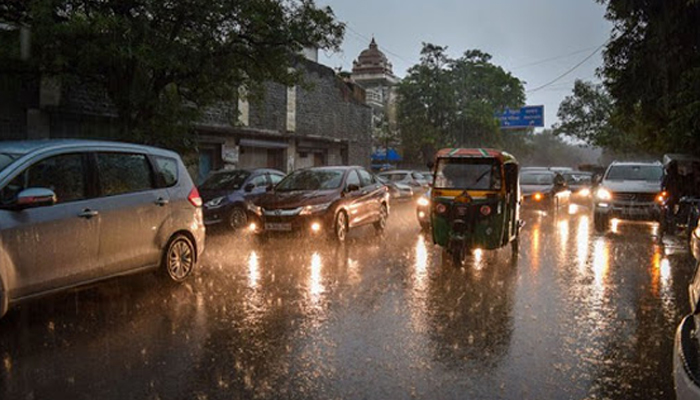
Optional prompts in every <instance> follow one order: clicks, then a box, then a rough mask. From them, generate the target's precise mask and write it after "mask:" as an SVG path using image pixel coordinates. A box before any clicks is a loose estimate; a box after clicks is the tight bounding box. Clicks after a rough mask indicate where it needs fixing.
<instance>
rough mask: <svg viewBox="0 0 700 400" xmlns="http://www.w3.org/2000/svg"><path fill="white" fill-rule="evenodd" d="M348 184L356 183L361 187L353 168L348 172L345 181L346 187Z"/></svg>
mask: <svg viewBox="0 0 700 400" xmlns="http://www.w3.org/2000/svg"><path fill="white" fill-rule="evenodd" d="M350 185H357V187H361V186H362V184H361V183H360V177H359V176H358V175H357V172H356V171H355V170H352V171H350V173H349V174H348V179H347V180H346V181H345V187H348V186H350Z"/></svg>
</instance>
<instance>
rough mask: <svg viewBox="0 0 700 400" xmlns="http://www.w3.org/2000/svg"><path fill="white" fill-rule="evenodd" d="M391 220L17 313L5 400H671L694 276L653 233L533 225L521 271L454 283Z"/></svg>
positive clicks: (575, 223)
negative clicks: (676, 347) (338, 242)
mask: <svg viewBox="0 0 700 400" xmlns="http://www.w3.org/2000/svg"><path fill="white" fill-rule="evenodd" d="M393 211H394V213H393V214H392V216H391V219H390V225H389V228H388V231H387V234H386V236H385V237H384V238H377V237H375V236H374V235H373V233H372V229H371V228H368V229H361V230H359V231H357V232H354V233H353V234H352V236H351V240H350V243H348V245H346V246H342V247H334V246H328V245H327V244H325V243H323V242H320V241H298V240H291V239H280V240H274V241H271V242H270V243H268V244H266V245H264V246H261V245H258V244H256V243H255V242H254V241H252V240H249V239H245V238H235V239H234V238H229V237H226V236H222V235H218V236H215V237H213V238H210V239H208V240H209V242H208V248H207V251H206V254H205V260H204V261H203V263H202V266H201V269H200V270H199V271H198V272H197V273H196V275H195V276H194V277H193V279H190V280H189V281H188V282H187V283H186V284H184V285H180V286H177V285H168V284H162V283H161V282H160V281H159V280H158V279H156V277H154V276H151V275H141V276H134V277H129V278H125V279H120V280H117V281H112V282H108V283H106V284H103V285H100V286H98V287H95V288H91V289H86V290H82V291H79V292H74V293H68V294H62V295H57V296H53V297H49V298H44V299H41V300H39V301H35V302H32V303H27V304H24V305H22V306H20V307H17V308H15V309H13V310H11V311H10V313H9V314H8V315H7V316H6V317H5V318H4V319H3V320H0V359H1V362H0V399H68V398H70V399H95V398H100V399H126V398H134V399H141V398H146V399H238V398H240V399H251V398H263V399H264V398H289V399H341V398H342V399H380V398H386V399H412V398H424V399H438V398H440V399H450V398H452V399H464V398H470V399H543V398H548V399H594V398H595V399H606V398H610V399H634V398H638V399H663V398H673V382H672V376H671V369H672V363H671V360H672V347H673V333H674V330H675V327H676V325H677V324H678V322H679V321H680V319H681V317H682V315H684V314H686V313H687V312H688V308H689V307H688V300H687V283H688V281H689V279H690V277H691V274H692V271H693V263H692V261H691V259H690V257H689V255H687V253H686V252H685V250H684V249H683V247H682V246H681V245H680V244H679V243H674V242H667V243H666V244H664V243H660V242H659V241H658V240H657V239H655V237H654V236H653V234H654V231H655V229H656V228H655V226H654V225H651V224H625V223H620V224H613V227H612V229H613V231H612V232H610V233H608V234H606V235H598V234H596V233H595V232H594V230H593V226H592V218H591V215H590V214H589V213H588V212H587V211H586V210H579V212H575V213H573V214H572V215H568V214H566V213H562V214H561V215H557V216H553V215H541V214H531V215H526V216H525V220H526V226H525V228H524V231H523V238H522V242H521V246H520V254H519V257H518V258H517V259H515V260H514V259H513V258H512V257H511V251H510V249H509V248H506V249H503V250H500V251H497V252H483V253H476V254H474V256H473V257H472V258H471V259H470V260H469V261H468V263H467V265H466V267H465V268H463V269H456V268H454V267H452V266H450V265H443V263H442V261H441V251H440V249H439V248H438V247H434V246H433V245H432V244H431V243H430V241H429V240H426V238H424V237H423V236H422V235H421V234H420V232H419V229H418V225H417V222H416V221H415V216H414V214H413V210H411V209H407V208H404V209H403V210H401V209H394V210H393ZM571 211H576V210H571Z"/></svg>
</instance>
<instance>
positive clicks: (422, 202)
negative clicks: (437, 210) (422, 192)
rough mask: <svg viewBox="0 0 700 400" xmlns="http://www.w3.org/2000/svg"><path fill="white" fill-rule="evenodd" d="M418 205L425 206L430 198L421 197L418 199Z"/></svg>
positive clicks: (428, 203)
mask: <svg viewBox="0 0 700 400" xmlns="http://www.w3.org/2000/svg"><path fill="white" fill-rule="evenodd" d="M418 205H419V206H421V207H427V206H429V205H430V200H428V199H427V198H425V197H421V198H419V199H418Z"/></svg>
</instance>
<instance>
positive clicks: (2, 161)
mask: <svg viewBox="0 0 700 400" xmlns="http://www.w3.org/2000/svg"><path fill="white" fill-rule="evenodd" d="M18 157H19V155H17V154H10V153H0V171H2V170H3V169H5V168H7V166H8V165H10V164H12V162H13V161H15V160H16V159H17V158H18Z"/></svg>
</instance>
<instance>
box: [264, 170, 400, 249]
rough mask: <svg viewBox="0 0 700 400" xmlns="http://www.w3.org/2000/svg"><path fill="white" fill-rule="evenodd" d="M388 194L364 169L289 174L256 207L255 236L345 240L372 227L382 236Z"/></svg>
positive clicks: (387, 190) (385, 188)
mask: <svg viewBox="0 0 700 400" xmlns="http://www.w3.org/2000/svg"><path fill="white" fill-rule="evenodd" d="M389 196H390V195H389V189H388V188H387V187H386V186H385V185H384V184H382V183H381V182H379V181H378V180H377V179H376V178H375V177H374V176H373V175H372V174H370V173H369V172H367V171H366V170H365V169H364V168H362V167H316V168H307V169H300V170H297V171H294V172H292V173H291V174H289V175H287V176H286V177H285V178H284V179H283V180H282V181H281V182H280V183H278V184H277V186H275V187H274V189H273V190H272V191H271V192H268V193H266V194H265V195H263V196H261V197H260V198H259V199H258V200H257V201H256V205H257V206H258V207H259V208H258V209H257V212H258V213H259V215H260V216H261V217H262V221H263V226H262V227H261V228H262V230H261V231H260V232H259V234H261V235H263V237H265V236H266V235H268V234H271V233H285V232H286V233H289V232H295V233H302V234H303V233H305V234H310V235H320V236H323V235H325V236H328V237H331V238H334V239H335V240H336V241H338V242H343V241H345V239H346V237H347V233H348V230H349V229H352V228H355V227H357V226H361V225H365V224H373V225H374V228H375V229H376V231H377V232H383V231H384V229H385V227H386V222H387V218H388V217H389Z"/></svg>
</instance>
